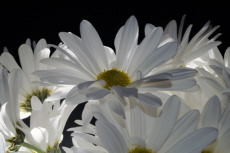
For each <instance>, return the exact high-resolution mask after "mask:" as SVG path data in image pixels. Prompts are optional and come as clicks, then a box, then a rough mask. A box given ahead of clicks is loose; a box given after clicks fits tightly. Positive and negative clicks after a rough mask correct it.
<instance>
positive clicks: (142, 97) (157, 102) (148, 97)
mask: <svg viewBox="0 0 230 153" xmlns="http://www.w3.org/2000/svg"><path fill="white" fill-rule="evenodd" d="M138 100H139V101H140V102H142V103H144V104H147V105H148V106H151V107H159V106H161V105H162V101H161V99H160V98H158V97H157V96H155V95H153V94H151V93H144V94H142V93H138Z"/></svg>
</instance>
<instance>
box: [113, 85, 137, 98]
mask: <svg viewBox="0 0 230 153" xmlns="http://www.w3.org/2000/svg"><path fill="white" fill-rule="evenodd" d="M110 88H111V89H112V90H113V91H114V92H115V93H117V94H118V95H119V96H124V97H136V98H137V97H138V95H137V92H138V90H137V89H136V88H126V87H122V86H112V87H110Z"/></svg>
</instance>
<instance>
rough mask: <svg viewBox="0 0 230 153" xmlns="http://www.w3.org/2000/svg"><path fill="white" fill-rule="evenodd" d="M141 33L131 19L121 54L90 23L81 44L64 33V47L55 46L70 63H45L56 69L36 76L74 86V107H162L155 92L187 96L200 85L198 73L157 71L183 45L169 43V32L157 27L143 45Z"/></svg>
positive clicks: (120, 38)
mask: <svg viewBox="0 0 230 153" xmlns="http://www.w3.org/2000/svg"><path fill="white" fill-rule="evenodd" d="M138 30H139V29H138V23H137V20H136V18H135V17H134V16H131V17H130V18H129V19H128V20H127V22H126V23H125V25H124V26H122V27H121V28H120V30H119V31H118V33H117V35H116V38H115V49H116V54H115V52H114V51H113V50H112V49H111V48H109V47H106V46H103V44H102V41H101V39H100V37H99V35H98V33H97V32H96V30H95V29H94V27H93V26H92V25H91V24H90V23H89V22H88V21H85V20H84V21H82V22H81V24H80V33H81V38H80V37H78V36H76V35H74V34H72V33H67V32H61V33H60V34H59V36H60V38H61V40H62V42H63V43H64V44H62V45H60V46H59V47H57V46H54V45H51V46H53V47H55V48H57V49H58V50H60V51H62V54H64V55H65V58H60V57H58V58H49V59H44V60H42V61H41V62H42V63H45V64H48V65H49V66H53V67H56V69H53V70H46V71H37V72H35V73H34V74H35V75H37V76H39V77H40V79H41V81H42V82H44V83H47V84H57V85H69V86H71V87H72V90H71V91H70V92H69V93H68V94H67V96H66V102H68V103H81V102H84V101H87V100H95V99H101V98H103V97H105V96H107V95H108V94H113V95H115V96H117V97H120V98H121V99H122V98H123V97H135V98H137V99H138V100H139V101H140V102H142V103H146V104H148V105H151V106H159V105H160V104H161V101H160V99H159V98H157V97H156V96H154V95H153V94H151V93H149V92H153V91H156V90H157V91H159V90H184V89H187V88H190V87H193V86H194V85H195V84H196V82H195V81H194V80H193V79H192V78H191V76H194V75H195V74H196V70H193V69H189V68H175V69H170V70H167V71H164V72H158V73H155V72H154V71H152V70H154V68H156V67H157V66H159V65H161V64H163V63H165V62H166V61H168V60H169V59H170V58H172V57H173V56H174V55H175V53H176V51H177V47H178V46H177V43H176V42H174V41H173V40H172V39H168V40H165V39H164V38H163V29H162V28H161V27H155V28H153V29H152V30H151V31H150V32H149V34H148V35H147V36H146V37H145V38H144V39H143V40H142V42H141V43H140V44H138ZM154 89H155V90H154ZM147 92H148V93H147Z"/></svg>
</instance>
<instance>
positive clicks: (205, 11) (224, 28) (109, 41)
mask: <svg viewBox="0 0 230 153" xmlns="http://www.w3.org/2000/svg"><path fill="white" fill-rule="evenodd" d="M228 6H229V5H228V4H226V3H223V2H210V1H190V2H172V1H171V2H167V1H164V2H161V3H160V2H158V1H151V2H150V1H140V2H138V3H137V2H136V3H134V2H129V3H128V2H120V3H114V2H107V3H105V2H95V1H94V2H93V3H92V2H90V1H88V2H77V1H76V2H74V3H73V2H71V3H70V2H69V3H68V2H65V1H62V2H56V3H53V4H48V3H46V2H40V1H37V2H36V3H33V4H32V5H28V4H16V3H14V4H11V5H8V4H7V5H6V4H2V5H1V6H0V50H3V47H7V48H8V50H9V51H10V53H12V54H14V56H15V58H16V59H17V58H18V55H17V50H18V47H19V46H20V45H21V44H22V43H24V42H25V40H26V39H27V38H30V39H31V40H33V41H38V40H39V39H41V38H45V39H46V40H47V42H48V43H51V44H58V43H59V42H60V39H59V37H58V33H59V32H61V31H66V32H72V33H75V34H77V35H79V24H80V22H81V21H82V20H83V19H85V20H88V21H90V22H91V23H92V24H93V25H94V27H95V28H96V29H97V31H98V33H99V35H100V37H101V39H102V41H103V43H104V45H106V46H110V47H112V48H114V45H113V42H114V38H115V35H116V33H117V31H118V29H119V28H120V27H121V26H123V25H124V23H125V21H126V20H127V19H128V18H129V17H130V16H131V15H135V16H136V18H137V20H138V23H139V29H140V40H141V39H142V38H143V33H144V26H145V24H146V23H151V24H153V25H155V26H162V27H165V26H166V25H167V23H168V22H169V21H170V20H172V19H175V20H176V21H177V23H178V24H179V23H180V20H181V18H182V16H183V15H184V14H186V15H187V17H186V20H185V27H187V26H188V25H189V24H193V28H192V33H193V34H194V33H196V32H198V30H199V29H201V28H202V26H203V25H204V24H205V23H206V22H207V21H211V24H212V25H213V26H216V25H220V28H219V29H218V30H217V32H215V34H217V33H222V36H221V37H219V38H218V40H220V41H222V44H221V45H220V46H219V49H220V50H221V52H222V53H224V51H225V50H226V48H227V47H228V46H229V45H230V41H229V36H230V29H229V27H230V21H229V19H230V17H229V15H230V13H229V8H228ZM81 106H82V105H81ZM81 110H82V107H78V108H77V109H76V110H75V111H74V112H73V113H72V114H71V117H70V119H69V120H68V122H67V126H66V129H67V128H68V127H71V126H75V124H74V123H73V121H74V120H75V119H76V118H80V112H81ZM68 134H69V133H68V132H65V137H64V142H63V145H64V146H71V145H72V144H71V139H70V137H69V135H68Z"/></svg>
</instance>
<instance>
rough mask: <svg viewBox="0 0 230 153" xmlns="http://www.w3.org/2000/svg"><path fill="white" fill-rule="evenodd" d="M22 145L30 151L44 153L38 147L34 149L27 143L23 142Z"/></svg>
mask: <svg viewBox="0 0 230 153" xmlns="http://www.w3.org/2000/svg"><path fill="white" fill-rule="evenodd" d="M21 145H22V146H24V147H26V148H28V149H32V150H34V151H36V152H37V153H44V152H43V151H42V150H40V149H38V148H37V147H34V146H32V145H31V144H28V143H26V142H23V143H22V144H21Z"/></svg>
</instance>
